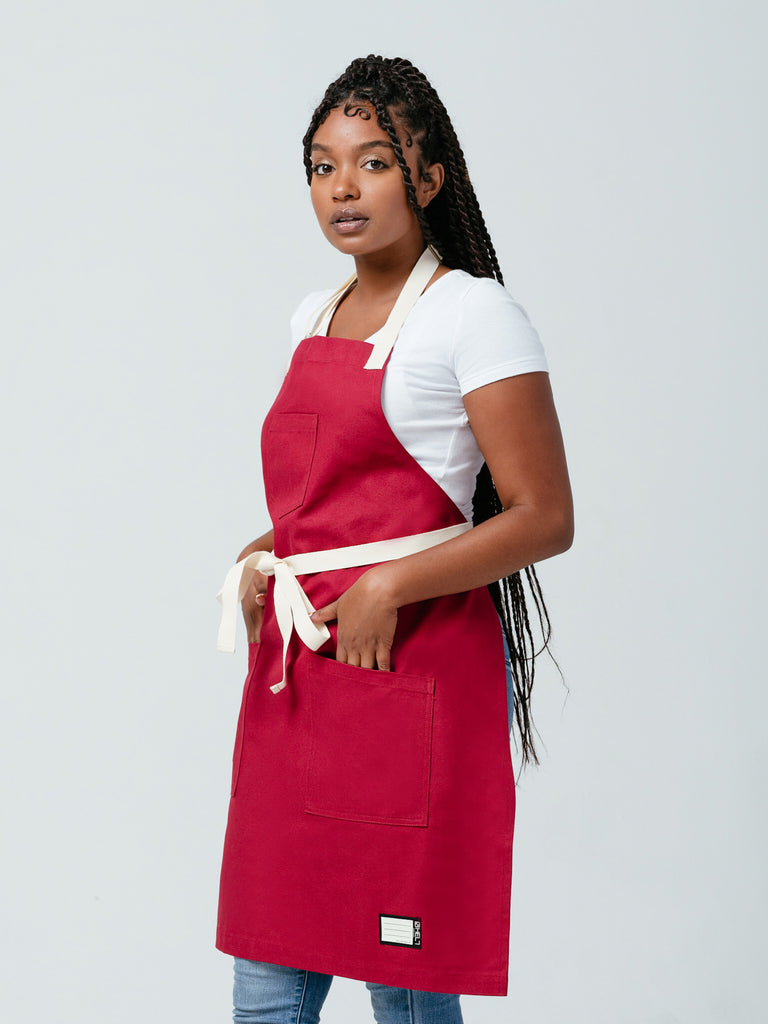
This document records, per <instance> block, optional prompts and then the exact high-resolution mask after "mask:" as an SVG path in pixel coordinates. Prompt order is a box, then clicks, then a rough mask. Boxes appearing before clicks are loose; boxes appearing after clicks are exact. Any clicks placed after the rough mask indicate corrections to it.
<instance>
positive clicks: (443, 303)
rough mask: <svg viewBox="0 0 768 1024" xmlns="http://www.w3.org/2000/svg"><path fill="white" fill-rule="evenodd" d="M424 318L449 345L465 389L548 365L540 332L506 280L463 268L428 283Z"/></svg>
mask: <svg viewBox="0 0 768 1024" xmlns="http://www.w3.org/2000/svg"><path fill="white" fill-rule="evenodd" d="M430 293H432V295H431V298H430V301H429V302H428V303H427V302H425V304H424V306H423V308H422V312H423V323H424V324H425V327H426V326H427V325H428V331H429V335H430V336H431V337H432V338H434V339H436V341H435V344H437V340H438V339H442V340H440V344H441V345H442V346H444V351H445V357H446V358H447V360H448V362H449V363H450V365H451V367H452V369H453V372H454V374H455V376H456V379H457V380H458V382H459V386H460V388H461V391H462V394H466V393H467V391H470V390H472V389H473V388H476V387H480V386H482V385H483V384H487V383H490V382H492V381H494V380H499V379H501V378H502V377H508V376H515V375H517V374H520V373H529V372H532V371H538V370H543V371H546V370H547V361H546V356H545V354H544V349H543V346H542V344H541V339H540V338H539V335H538V332H537V331H536V329H535V328H534V326H533V325H532V323H531V321H530V318H529V317H528V314H527V312H526V311H525V309H524V308H523V306H522V305H521V304H520V303H519V302H518V301H517V300H516V299H514V298H513V297H512V295H510V293H509V292H508V291H507V289H506V288H505V287H504V285H502V284H500V283H499V282H498V281H496V280H494V279H493V278H490V277H473V276H472V275H471V274H468V273H466V272H465V271H463V270H453V271H451V272H450V273H448V274H444V275H443V276H442V277H441V278H439V279H438V280H437V281H435V283H434V284H433V285H432V286H431V287H430V288H428V289H427V291H426V293H425V295H424V298H425V299H426V298H427V297H428V296H430Z"/></svg>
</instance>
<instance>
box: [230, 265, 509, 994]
mask: <svg viewBox="0 0 768 1024" xmlns="http://www.w3.org/2000/svg"><path fill="white" fill-rule="evenodd" d="M420 262H421V261H420ZM417 266H418V265H417ZM424 284H426V281H424ZM422 289H423V285H422V286H421V288H419V289H418V291H417V292H416V295H411V296H410V297H408V295H407V290H408V286H407V285H406V288H405V289H404V291H403V294H404V295H406V299H407V301H406V302H401V300H398V303H397V304H396V307H395V310H393V314H396V315H395V316H394V317H390V321H391V323H390V322H388V327H389V328H390V333H391V335H392V338H394V337H396V335H397V332H398V331H399V327H400V326H401V324H402V322H403V321H404V319H405V317H406V316H407V313H408V310H409V309H410V307H411V305H412V304H413V302H414V301H415V300H416V298H417V297H418V294H419V293H420V291H421V290H422ZM402 298H403V296H402V295H401V299H402ZM398 307H399V308H398ZM398 321H399V322H398ZM380 334H382V332H379V334H377V335H376V336H374V338H372V339H371V340H370V341H355V340H351V339H345V338H330V337H324V336H314V337H310V338H306V339H304V341H303V342H301V344H300V345H299V347H298V348H297V350H296V352H295V354H294V357H293V360H292V362H291V365H290V368H289V370H288V373H287V375H286V378H285V381H284V383H283V386H282V388H281V390H280V392H279V394H278V396H277V399H276V401H275V403H274V405H273V406H272V409H271V410H270V412H269V414H268V415H267V418H266V420H265V422H264V427H263V431H262V458H263V467H264V483H265V490H266V496H267V504H268V507H269V512H270V516H271V519H272V523H273V526H274V537H275V551H274V554H275V556H276V558H278V559H280V558H288V556H290V555H301V554H302V553H304V552H318V551H325V550H326V549H334V548H343V547H347V546H349V545H357V544H368V543H372V542H376V541H387V540H389V539H391V538H398V537H404V536H407V535H411V534H419V533H427V532H430V531H435V530H440V529H442V528H445V527H450V526H454V525H457V524H463V523H464V518H463V516H462V515H461V512H460V511H459V510H458V508H457V507H456V506H455V504H454V503H453V501H452V500H451V499H450V498H449V497H448V496H447V495H446V494H445V492H444V491H443V490H442V489H441V488H440V486H439V485H438V484H437V483H435V481H434V480H433V479H432V478H431V477H430V476H429V475H428V474H427V473H426V472H425V471H424V470H423V469H422V468H421V466H420V465H419V464H418V463H417V462H416V461H415V460H414V459H413V457H412V456H411V455H410V454H409V453H408V452H407V451H406V450H405V448H404V447H403V446H402V445H401V444H400V442H399V441H398V440H397V438H396V437H395V435H394V434H393V432H392V430H391V428H390V426H389V424H388V423H387V421H386V418H385V417H384V413H383V411H382V408H381V387H382V381H383V376H384V372H385V366H386V359H387V358H388V355H389V351H390V350H391V340H390V341H389V342H386V341H385V343H384V344H383V345H382V344H381V343H380V342H381V339H380V338H379V335H380ZM374 342H376V343H375V344H372V343H374ZM379 364H381V365H379ZM425 429H428V424H425ZM367 567H368V566H365V565H363V566H356V567H352V568H342V569H336V570H327V571H324V572H317V573H311V574H308V575H305V576H304V577H303V578H302V584H301V585H302V587H303V590H304V592H305V594H306V596H307V597H308V598H309V601H310V602H311V603H312V605H313V606H314V607H315V608H319V607H322V606H323V605H325V604H329V603H330V602H332V601H334V600H336V598H338V597H339V595H340V594H341V593H343V592H344V591H345V590H346V589H347V588H348V587H350V586H351V585H352V583H354V582H355V580H356V579H357V578H358V577H359V576H360V575H361V574H362V573H363V572H365V571H366V568H367ZM274 586H275V581H274V578H270V579H269V588H268V593H267V605H266V610H265V615H264V623H263V627H262V632H261V642H260V643H259V644H251V645H250V648H249V671H248V676H247V679H246V683H245V689H244V693H243V701H242V706H241V711H240V717H239V721H238V727H237V736H236V741H235V752H234V758H233V772H232V796H231V801H230V809H229V819H228V825H227V833H226V839H225V847H224V858H223V866H222V873H221V891H220V901H219V920H218V932H217V946H218V948H219V949H221V950H222V951H223V952H225V953H230V954H232V955H234V956H238V957H243V958H245V959H249V960H262V961H266V962H268V963H275V964H281V965H284V966H288V967H296V968H300V969H304V970H312V971H318V972H321V973H325V974H337V975H341V976H344V977H348V978H357V979H360V980H363V981H370V982H374V983H378V984H383V985H392V986H397V987H400V988H410V989H420V990H424V991H433V992H456V993H466V994H477V995H504V994H506V991H507V960H508V942H509V902H510V879H511V861H512V830H513V820H514V782H513V776H512V764H511V758H510V750H509V734H508V732H507V706H506V683H505V667H504V654H503V644H502V639H501V630H500V626H499V620H498V617H497V615H496V612H495V610H494V607H493V603H492V601H491V598H490V595H489V594H488V591H487V589H486V588H485V587H483V588H481V589H479V590H472V591H469V592H466V593H462V594H456V595H451V596H447V597H440V598H436V599H434V600H432V601H426V602H423V603H420V604H416V605H409V606H406V607H404V608H401V609H400V611H399V615H398V625H397V630H396V633H395V638H394V644H393V648H392V656H391V660H392V671H391V672H378V671H376V670H372V669H364V668H356V667H352V666H349V665H343V664H339V663H338V662H336V661H335V657H334V652H335V623H331V624H329V629H330V639H329V640H328V641H327V642H326V643H325V644H324V645H323V646H321V647H320V648H319V649H318V650H316V651H315V650H310V649H309V648H308V647H307V646H305V644H304V643H302V641H301V639H300V638H299V636H297V635H296V634H295V633H294V634H293V635H291V636H290V641H289V642H288V644H287V652H286V654H285V664H286V670H285V678H286V680H287V684H288V685H287V686H286V687H285V688H284V689H282V690H280V692H273V690H271V689H270V687H274V689H275V690H277V689H279V687H276V686H275V684H277V683H278V681H279V680H281V678H282V676H283V659H284V652H283V637H282V636H281V632H280V629H279V627H278V623H277V620H276V617H275V614H274V609H273V600H272V598H273V592H274Z"/></svg>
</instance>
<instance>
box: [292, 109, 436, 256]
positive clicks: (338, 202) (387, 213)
mask: <svg viewBox="0 0 768 1024" xmlns="http://www.w3.org/2000/svg"><path fill="white" fill-rule="evenodd" d="M361 111H362V113H363V115H365V114H366V113H367V114H368V115H369V116H368V117H365V116H361V113H360V112H361ZM393 122H394V124H395V128H396V130H397V131H398V135H399V137H400V140H401V142H402V146H403V153H404V155H405V159H406V161H407V163H408V166H409V168H410V171H411V179H412V181H413V183H414V185H415V186H416V194H417V196H418V200H419V204H420V205H421V206H426V205H427V203H428V202H429V200H430V199H431V198H432V197H433V196H434V195H435V194H436V193H437V191H438V189H439V187H440V184H442V178H443V175H442V167H441V166H440V165H439V164H435V165H433V167H431V168H426V169H425V170H426V173H427V179H426V180H425V178H424V175H423V174H422V173H420V172H419V166H418V165H419V151H418V145H417V144H416V143H415V142H414V144H413V145H412V146H406V138H407V137H408V136H407V133H406V132H405V131H404V130H402V129H401V128H400V126H399V125H398V122H397V120H396V119H393ZM311 153H312V166H313V171H312V183H311V195H312V205H313V207H314V210H315V214H316V216H317V219H318V221H319V223H320V227H321V229H322V232H323V234H324V235H325V237H326V238H327V239H328V241H329V242H330V243H331V245H333V246H335V247H336V248H337V249H339V250H340V251H341V252H343V253H347V254H348V255H351V256H367V255H373V254H374V253H379V254H388V255H392V256H393V257H398V256H400V255H401V253H402V256H403V258H406V257H407V258H412V256H413V253H414V252H416V253H419V252H421V250H422V248H423V247H424V243H423V239H422V234H421V228H420V227H419V222H418V221H417V219H416V215H415V213H414V212H413V210H412V209H411V207H410V205H409V203H408V198H407V195H406V191H405V183H404V182H403V175H402V172H401V170H400V168H399V167H398V165H397V160H396V158H395V152H394V150H393V149H392V144H391V143H390V141H389V137H388V135H387V133H386V132H385V131H384V129H383V128H381V127H380V125H379V123H378V121H377V119H376V114H375V111H374V109H373V107H371V106H370V105H369V104H365V103H361V104H358V105H355V106H352V107H350V108H349V113H348V114H347V113H345V112H344V106H342V107H335V108H334V109H333V110H332V111H331V112H330V114H329V115H328V117H327V118H326V120H325V121H324V122H323V124H321V125H320V127H319V128H318V129H317V131H316V132H315V135H314V138H313V139H312V149H311Z"/></svg>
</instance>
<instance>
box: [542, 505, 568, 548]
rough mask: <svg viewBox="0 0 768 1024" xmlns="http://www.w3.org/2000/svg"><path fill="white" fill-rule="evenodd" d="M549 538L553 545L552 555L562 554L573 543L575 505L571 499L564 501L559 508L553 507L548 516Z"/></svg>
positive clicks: (550, 544) (550, 543)
mask: <svg viewBox="0 0 768 1024" xmlns="http://www.w3.org/2000/svg"><path fill="white" fill-rule="evenodd" d="M547 518H548V523H547V539H548V542H549V546H550V547H551V549H552V551H551V553H552V555H561V554H562V553H563V552H564V551H567V550H568V549H569V548H570V547H571V545H572V544H573V532H574V523H573V505H572V503H571V502H570V501H568V502H564V503H563V504H562V505H559V506H558V507H557V508H554V509H551V510H550V514H549V516H548V517H547Z"/></svg>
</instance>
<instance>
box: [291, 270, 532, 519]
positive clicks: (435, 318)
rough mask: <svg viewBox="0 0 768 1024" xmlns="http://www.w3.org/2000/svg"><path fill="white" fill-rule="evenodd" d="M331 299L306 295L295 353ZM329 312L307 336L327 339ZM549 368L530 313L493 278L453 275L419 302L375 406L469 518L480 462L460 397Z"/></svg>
mask: <svg viewBox="0 0 768 1024" xmlns="http://www.w3.org/2000/svg"><path fill="white" fill-rule="evenodd" d="M332 294H333V292H332V290H328V291H324V292H312V294H310V295H308V296H307V297H306V298H305V299H304V301H303V302H302V303H301V305H300V306H299V308H298V309H297V310H296V312H295V313H294V315H293V316H292V317H291V334H292V340H293V348H294V349H295V348H296V346H297V345H298V344H299V342H300V341H301V340H302V338H305V337H306V336H307V334H308V332H309V331H310V330H311V328H312V326H313V324H314V320H315V318H316V316H317V314H318V313H319V311H320V310H321V309H322V307H323V306H324V305H325V303H326V302H328V300H329V299H330V297H331V295H332ZM330 317H331V314H330V312H329V313H328V314H327V315H326V316H325V318H324V319H323V320H322V321H321V323H320V324H319V325H318V327H317V328H316V329H315V331H314V332H313V333H314V334H316V335H325V334H326V333H327V330H328V323H329V321H330ZM538 370H544V371H546V370H547V361H546V358H545V356H544V349H543V348H542V345H541V342H540V341H539V336H538V334H537V333H536V330H535V329H534V328H533V327H532V326H531V323H530V321H529V319H528V314H527V313H526V312H525V310H524V309H523V307H522V306H521V305H520V304H519V303H518V302H515V300H514V299H513V298H512V297H511V295H510V294H509V292H508V291H507V290H506V289H505V288H504V287H503V286H502V285H500V284H499V283H498V281H494V280H492V279H491V278H487V277H472V276H471V275H470V274H467V273H465V271H463V270H452V271H451V272H450V273H448V274H445V275H444V276H443V277H441V278H438V280H437V281H435V282H434V284H432V285H431V286H430V287H429V288H428V289H427V290H426V291H425V292H424V294H423V295H422V296H421V297H420V298H419V300H418V301H417V302H416V305H415V306H414V307H413V309H412V310H411V312H410V313H409V315H408V319H407V320H406V321H405V323H404V324H403V327H402V328H401V330H400V334H399V336H398V338H397V342H396V343H395V347H394V349H393V350H392V355H391V357H390V360H389V362H388V364H387V368H386V371H385V373H384V384H383V387H382V399H381V404H382V408H383V410H384V415H385V416H386V419H387V422H388V423H389V425H390V427H391V428H392V431H393V432H394V434H395V436H396V437H397V439H398V440H399V441H400V443H401V444H402V445H403V447H404V448H405V449H406V450H407V451H408V452H409V453H410V454H411V455H412V456H413V458H414V459H416V461H417V462H418V463H419V465H420V466H421V467H422V468H423V469H424V470H426V472H427V473H429V475H430V476H431V477H432V478H433V479H434V480H435V481H436V483H438V484H439V485H440V486H441V487H442V489H443V490H444V491H445V492H446V493H447V494H448V495H449V497H450V498H452V499H453V501H454V502H455V504H456V505H457V506H458V507H459V508H460V509H461V511H462V513H463V515H464V516H465V517H466V519H467V520H468V521H470V522H471V520H472V495H473V494H474V491H475V477H476V476H477V474H478V472H479V471H480V467H481V466H482V464H483V456H482V454H481V452H480V449H479V448H478V446H477V442H476V441H475V438H474V435H473V433H472V431H471V429H470V426H469V420H468V419H467V414H466V412H465V410H464V402H463V396H464V395H466V394H467V393H468V392H470V391H474V390H475V389H476V388H480V387H483V385H484V384H491V383H493V382H494V381H497V380H503V379H504V378H505V377H514V376H516V375H517V374H520V373H531V372H533V371H538Z"/></svg>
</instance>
